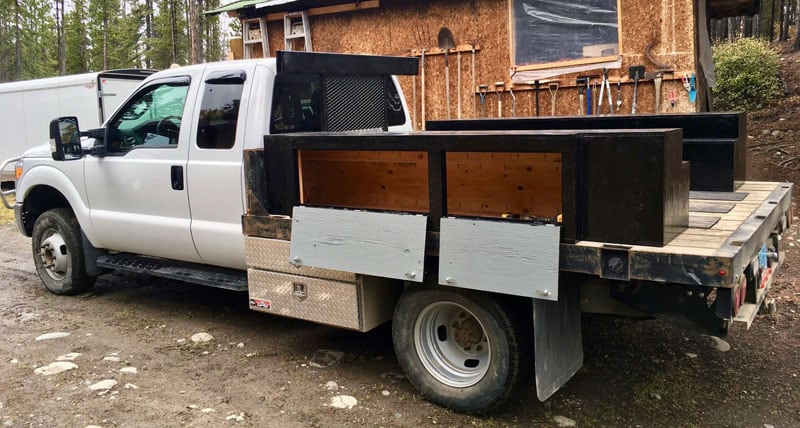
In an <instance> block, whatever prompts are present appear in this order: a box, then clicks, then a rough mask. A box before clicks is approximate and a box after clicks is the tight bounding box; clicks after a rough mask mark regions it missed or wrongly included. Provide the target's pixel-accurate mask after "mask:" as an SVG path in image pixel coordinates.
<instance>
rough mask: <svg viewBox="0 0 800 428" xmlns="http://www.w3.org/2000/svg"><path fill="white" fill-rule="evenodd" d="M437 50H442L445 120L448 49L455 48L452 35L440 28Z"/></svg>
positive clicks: (448, 63)
mask: <svg viewBox="0 0 800 428" xmlns="http://www.w3.org/2000/svg"><path fill="white" fill-rule="evenodd" d="M438 39H439V49H444V86H445V89H444V96H445V98H446V99H447V103H446V105H447V118H448V119H450V49H453V48H455V47H456V42H455V40H453V33H451V32H450V30H448V29H447V27H442V29H441V30H439V38H438Z"/></svg>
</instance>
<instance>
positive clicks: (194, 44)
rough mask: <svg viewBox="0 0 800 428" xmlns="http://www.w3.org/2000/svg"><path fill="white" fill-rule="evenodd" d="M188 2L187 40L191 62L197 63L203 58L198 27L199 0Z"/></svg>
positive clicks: (201, 40)
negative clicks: (189, 46)
mask: <svg viewBox="0 0 800 428" xmlns="http://www.w3.org/2000/svg"><path fill="white" fill-rule="evenodd" d="M188 2H189V9H188V10H189V40H190V44H191V49H190V51H191V62H192V64H198V63H200V62H201V61H202V60H203V37H202V35H201V34H202V32H201V29H200V13H201V12H202V5H201V0H188Z"/></svg>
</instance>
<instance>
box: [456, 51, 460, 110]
mask: <svg viewBox="0 0 800 428" xmlns="http://www.w3.org/2000/svg"><path fill="white" fill-rule="evenodd" d="M456 56H457V58H458V61H456V65H457V66H458V70H457V71H456V76H457V77H456V106H457V107H456V117H457V118H459V119H461V51H458V52H457V53H456Z"/></svg>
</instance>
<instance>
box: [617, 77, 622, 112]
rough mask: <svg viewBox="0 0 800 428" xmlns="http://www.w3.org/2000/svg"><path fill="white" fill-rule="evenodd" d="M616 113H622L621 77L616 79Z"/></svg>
mask: <svg viewBox="0 0 800 428" xmlns="http://www.w3.org/2000/svg"><path fill="white" fill-rule="evenodd" d="M617 113H622V79H621V78H620V79H619V80H617Z"/></svg>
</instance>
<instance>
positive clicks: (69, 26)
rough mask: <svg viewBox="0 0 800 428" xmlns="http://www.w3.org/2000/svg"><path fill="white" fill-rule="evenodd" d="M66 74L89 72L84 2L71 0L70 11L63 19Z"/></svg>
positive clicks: (86, 20)
mask: <svg viewBox="0 0 800 428" xmlns="http://www.w3.org/2000/svg"><path fill="white" fill-rule="evenodd" d="M64 21H65V25H64V29H65V38H66V69H67V74H78V73H86V72H88V71H89V50H88V48H89V34H88V31H87V29H86V27H87V25H88V16H87V11H86V0H72V10H70V11H69V12H68V13H67V15H66V17H65V18H64Z"/></svg>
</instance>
